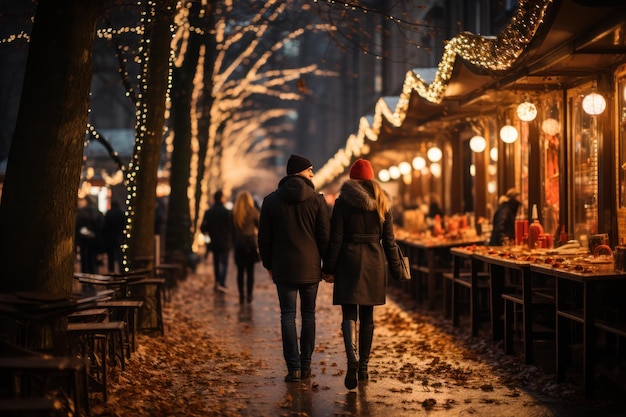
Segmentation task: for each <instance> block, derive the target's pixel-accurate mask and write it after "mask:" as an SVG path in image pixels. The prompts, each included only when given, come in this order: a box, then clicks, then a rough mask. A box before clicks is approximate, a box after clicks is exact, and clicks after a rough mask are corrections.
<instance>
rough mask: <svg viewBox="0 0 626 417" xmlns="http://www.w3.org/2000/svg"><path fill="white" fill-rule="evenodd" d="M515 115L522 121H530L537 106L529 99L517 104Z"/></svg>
mask: <svg viewBox="0 0 626 417" xmlns="http://www.w3.org/2000/svg"><path fill="white" fill-rule="evenodd" d="M517 117H519V119H520V120H522V121H524V122H532V121H533V120H535V117H537V107H535V105H534V104H533V103H531V102H529V101H525V102H523V103H521V104H520V105H519V106H517Z"/></svg>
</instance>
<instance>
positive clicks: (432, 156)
mask: <svg viewBox="0 0 626 417" xmlns="http://www.w3.org/2000/svg"><path fill="white" fill-rule="evenodd" d="M426 156H427V157H428V160H429V161H430V162H439V161H441V158H443V152H441V149H439V148H438V147H436V146H435V147H432V148H430V149H428V152H426Z"/></svg>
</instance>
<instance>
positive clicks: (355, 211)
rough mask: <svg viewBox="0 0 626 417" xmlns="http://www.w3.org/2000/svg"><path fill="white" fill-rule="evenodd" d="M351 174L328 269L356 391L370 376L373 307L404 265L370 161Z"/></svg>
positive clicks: (349, 381)
mask: <svg viewBox="0 0 626 417" xmlns="http://www.w3.org/2000/svg"><path fill="white" fill-rule="evenodd" d="M350 178H351V179H350V180H348V181H346V182H345V183H344V184H343V185H342V187H341V193H340V195H339V197H338V198H337V200H336V201H335V207H334V209H333V214H332V218H331V234H330V243H329V246H328V252H327V254H326V257H325V258H324V268H323V271H324V273H325V274H327V275H329V278H328V280H329V281H333V280H334V283H335V287H334V292H333V304H334V305H341V309H342V313H343V318H342V323H341V329H342V332H343V339H344V345H345V348H346V356H347V359H348V370H347V372H346V377H345V381H344V383H345V386H346V388H348V389H353V388H356V386H357V371H358V379H359V380H367V379H368V369H367V365H368V362H369V356H370V351H371V347H372V339H373V335H374V306H376V305H382V304H385V288H386V284H387V271H388V270H389V271H390V272H391V275H392V277H393V278H394V279H397V280H400V279H401V278H402V269H401V268H402V266H401V259H400V257H399V255H398V250H397V246H396V241H395V238H394V235H393V221H392V216H391V211H390V210H391V201H390V198H389V196H387V195H386V194H385V192H384V191H383V190H382V188H381V187H380V185H379V184H378V183H377V182H376V181H374V170H373V169H372V166H371V164H370V163H369V162H368V161H366V160H364V159H359V160H357V161H356V162H355V163H354V164H353V165H352V167H351V168H350ZM386 261H388V265H389V269H388V267H387V262H386ZM357 317H358V321H359V332H358V334H359V338H358V356H357Z"/></svg>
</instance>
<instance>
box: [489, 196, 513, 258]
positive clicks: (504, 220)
mask: <svg viewBox="0 0 626 417" xmlns="http://www.w3.org/2000/svg"><path fill="white" fill-rule="evenodd" d="M520 204H521V203H520V201H519V191H517V190H516V189H515V188H509V190H508V191H507V192H506V194H505V195H503V196H502V197H500V200H499V201H498V208H497V209H496V212H495V213H494V215H493V229H492V230H491V237H490V238H489V246H502V244H503V242H504V239H505V238H508V239H510V240H511V241H515V216H517V210H518V209H519V206H520Z"/></svg>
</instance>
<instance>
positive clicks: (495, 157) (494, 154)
mask: <svg viewBox="0 0 626 417" xmlns="http://www.w3.org/2000/svg"><path fill="white" fill-rule="evenodd" d="M489 157H490V158H491V160H492V161H493V162H498V148H496V147H493V148H491V149H490V150H489Z"/></svg>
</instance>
